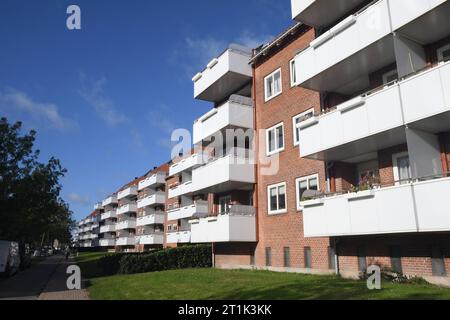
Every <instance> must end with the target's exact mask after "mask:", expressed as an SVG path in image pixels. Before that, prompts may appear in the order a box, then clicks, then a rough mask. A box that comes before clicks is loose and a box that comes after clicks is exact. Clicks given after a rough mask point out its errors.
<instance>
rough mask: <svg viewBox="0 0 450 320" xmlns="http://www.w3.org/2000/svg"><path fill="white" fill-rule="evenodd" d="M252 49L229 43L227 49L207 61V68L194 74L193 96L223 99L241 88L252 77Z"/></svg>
mask: <svg viewBox="0 0 450 320" xmlns="http://www.w3.org/2000/svg"><path fill="white" fill-rule="evenodd" d="M251 57H252V50H251V49H249V48H245V47H242V46H239V45H234V44H232V45H230V47H229V48H228V50H226V51H225V52H224V53H223V54H221V55H220V56H219V57H218V58H214V59H213V60H211V62H209V63H208V65H207V68H206V69H205V70H203V71H202V72H200V73H198V74H196V75H195V76H194V78H192V81H193V82H194V98H195V99H200V100H206V101H212V102H218V101H223V100H224V99H225V98H226V97H228V96H230V95H231V94H232V93H233V92H236V91H237V90H238V89H240V88H242V87H243V86H244V85H245V84H246V83H248V82H250V80H251V78H252V68H251V66H250V64H249V61H250V59H251Z"/></svg>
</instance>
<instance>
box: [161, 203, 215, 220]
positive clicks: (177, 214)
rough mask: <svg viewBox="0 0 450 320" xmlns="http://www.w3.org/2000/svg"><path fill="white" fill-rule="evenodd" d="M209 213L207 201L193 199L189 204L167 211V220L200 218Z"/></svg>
mask: <svg viewBox="0 0 450 320" xmlns="http://www.w3.org/2000/svg"><path fill="white" fill-rule="evenodd" d="M208 213H209V207H208V201H195V203H194V204H191V205H189V206H185V207H181V208H177V209H173V210H170V211H167V220H168V221H175V220H180V219H186V218H192V217H195V218H201V217H204V216H206V215H208Z"/></svg>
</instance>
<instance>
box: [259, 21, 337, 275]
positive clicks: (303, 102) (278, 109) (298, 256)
mask: <svg viewBox="0 0 450 320" xmlns="http://www.w3.org/2000/svg"><path fill="white" fill-rule="evenodd" d="M313 38H314V31H313V30H305V28H304V27H303V29H302V34H298V33H297V34H295V35H293V36H291V37H290V39H289V40H287V41H283V43H280V44H279V46H278V47H277V49H276V51H277V52H274V53H270V54H268V55H267V56H266V57H265V58H264V59H263V60H262V61H258V62H257V63H256V65H255V80H254V81H255V84H254V85H255V88H254V89H255V93H256V96H255V100H256V127H257V129H258V130H259V129H267V128H270V127H272V126H274V125H275V124H278V123H280V122H284V138H285V149H284V151H282V152H281V153H279V154H278V155H279V157H280V168H279V171H278V172H277V174H275V175H271V176H268V175H267V176H266V175H262V174H261V172H262V171H261V168H259V170H258V185H257V190H256V192H257V197H255V202H256V205H257V207H258V222H259V223H258V233H259V242H258V244H257V247H256V255H255V262H256V265H257V266H264V265H265V248H266V247H270V248H271V252H272V266H274V267H283V266H284V259H283V248H284V247H289V249H290V257H291V259H290V265H291V267H294V268H295V267H297V268H302V267H304V248H305V247H311V252H312V267H313V268H317V269H328V246H329V239H328V238H323V239H306V238H304V237H303V217H302V213H301V212H299V211H297V200H296V188H295V180H296V178H299V177H304V176H309V175H311V174H319V180H320V182H319V183H320V186H319V187H320V189H322V190H326V188H327V187H326V181H325V172H324V164H323V163H322V162H320V161H315V160H308V159H302V158H300V153H299V148H298V147H296V146H294V142H293V123H292V118H293V117H294V116H296V115H298V114H300V113H302V112H304V111H306V110H308V109H310V108H314V110H315V112H316V113H319V112H320V98H319V94H318V93H315V92H312V91H310V90H306V89H303V88H300V87H292V88H291V83H290V65H289V62H290V60H292V59H293V58H294V56H295V55H296V53H297V52H298V51H299V50H301V49H303V48H304V47H305V46H307V45H308V44H309V42H310V41H311V40H312V39H313ZM280 67H281V72H282V88H283V93H282V94H281V95H279V96H277V97H276V98H274V99H272V100H270V101H269V102H265V101H264V100H265V99H264V78H265V77H266V76H267V75H269V74H270V73H272V72H273V71H275V70H276V69H278V68H280ZM259 145H262V144H261V143H259ZM259 152H260V153H264V154H265V150H259ZM280 182H286V191H287V213H285V214H281V215H274V216H270V215H268V204H267V187H268V186H269V185H272V184H276V183H280Z"/></svg>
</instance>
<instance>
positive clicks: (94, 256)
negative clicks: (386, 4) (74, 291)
mask: <svg viewBox="0 0 450 320" xmlns="http://www.w3.org/2000/svg"><path fill="white" fill-rule="evenodd" d="M106 254H107V253H106V252H83V253H79V254H78V257H75V262H76V263H77V265H78V266H79V267H80V269H81V275H82V277H83V278H86V279H92V278H96V277H99V276H101V272H100V270H99V269H98V267H97V261H98V260H99V259H100V258H101V257H103V256H104V255H106Z"/></svg>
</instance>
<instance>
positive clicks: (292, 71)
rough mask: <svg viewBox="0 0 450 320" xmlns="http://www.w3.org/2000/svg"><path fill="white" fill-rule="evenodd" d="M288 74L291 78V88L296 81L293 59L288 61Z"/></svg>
mask: <svg viewBox="0 0 450 320" xmlns="http://www.w3.org/2000/svg"><path fill="white" fill-rule="evenodd" d="M289 74H290V77H291V88H292V87H295V86H296V82H297V81H296V79H294V78H297V74H296V72H295V58H294V59H292V60H291V61H289Z"/></svg>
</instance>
